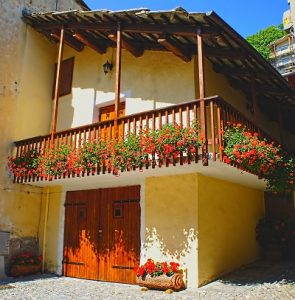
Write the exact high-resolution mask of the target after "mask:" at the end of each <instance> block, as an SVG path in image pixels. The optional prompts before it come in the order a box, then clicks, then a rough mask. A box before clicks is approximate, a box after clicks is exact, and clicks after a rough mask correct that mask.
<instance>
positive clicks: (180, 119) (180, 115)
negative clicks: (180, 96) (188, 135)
mask: <svg viewBox="0 0 295 300" xmlns="http://www.w3.org/2000/svg"><path fill="white" fill-rule="evenodd" d="M178 114H179V126H180V127H181V128H182V127H183V124H182V107H181V106H180V107H179V109H178Z"/></svg>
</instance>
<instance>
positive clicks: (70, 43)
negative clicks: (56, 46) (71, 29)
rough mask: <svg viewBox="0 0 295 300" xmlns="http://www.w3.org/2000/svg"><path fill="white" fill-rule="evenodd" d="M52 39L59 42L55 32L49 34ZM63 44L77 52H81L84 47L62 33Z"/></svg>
mask: <svg viewBox="0 0 295 300" xmlns="http://www.w3.org/2000/svg"><path fill="white" fill-rule="evenodd" d="M50 35H51V36H52V37H53V38H54V39H56V40H57V41H60V34H59V33H57V32H53V33H51V34H50ZM64 43H65V44H67V45H68V46H70V47H72V48H73V49H75V50H76V51H78V52H81V51H82V50H83V49H84V45H83V44H82V43H80V42H79V41H77V40H76V39H74V38H73V37H72V36H71V35H69V34H67V33H64Z"/></svg>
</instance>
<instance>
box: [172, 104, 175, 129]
mask: <svg viewBox="0 0 295 300" xmlns="http://www.w3.org/2000/svg"><path fill="white" fill-rule="evenodd" d="M172 125H173V126H175V110H174V108H173V109H172Z"/></svg>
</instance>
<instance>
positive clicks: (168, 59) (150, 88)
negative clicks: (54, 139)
mask: <svg viewBox="0 0 295 300" xmlns="http://www.w3.org/2000/svg"><path fill="white" fill-rule="evenodd" d="M115 53H116V50H115V49H114V50H113V49H108V51H107V53H106V54H104V55H100V54H98V53H96V52H95V51H93V50H92V49H89V48H88V47H85V49H84V50H83V51H82V52H80V53H79V52H76V51H74V50H73V49H71V48H69V47H67V46H66V47H65V50H64V59H66V58H69V57H73V56H74V57H75V64H74V75H73V88H72V94H71V95H67V96H64V97H61V98H60V101H59V113H58V114H59V116H58V124H57V127H58V129H66V128H70V127H76V126H79V125H84V124H89V123H92V122H93V121H96V120H97V119H96V115H97V114H98V108H99V107H100V106H105V105H108V104H112V103H114V99H115V94H114V91H115V58H114V57H115ZM112 56H113V64H114V68H113V71H112V72H111V74H109V75H105V74H104V73H103V68H102V65H103V64H104V63H105V62H106V61H107V60H108V61H112ZM193 70H194V63H193V61H191V62H190V63H185V62H183V61H182V60H180V59H179V58H177V57H176V56H175V55H173V54H171V53H168V52H159V51H158V52H156V51H145V52H144V55H143V56H142V57H139V58H135V57H134V56H132V55H131V54H130V53H129V52H128V51H125V50H123V51H122V82H121V100H124V101H126V114H133V113H136V112H140V111H145V110H151V109H154V108H159V107H163V106H167V105H170V104H174V103H180V102H186V101H190V100H193V99H194V97H195V95H194V93H195V92H194V72H193Z"/></svg>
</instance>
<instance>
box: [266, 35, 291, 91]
mask: <svg viewBox="0 0 295 300" xmlns="http://www.w3.org/2000/svg"><path fill="white" fill-rule="evenodd" d="M270 49H271V54H270V59H271V64H272V65H273V66H274V67H275V68H276V69H277V70H278V71H279V72H280V74H282V76H284V77H285V78H286V79H287V81H288V82H289V83H290V85H291V86H294V87H295V44H294V35H293V33H289V34H287V35H285V36H284V37H282V38H280V39H278V40H276V41H275V42H273V43H271V44H270Z"/></svg>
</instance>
